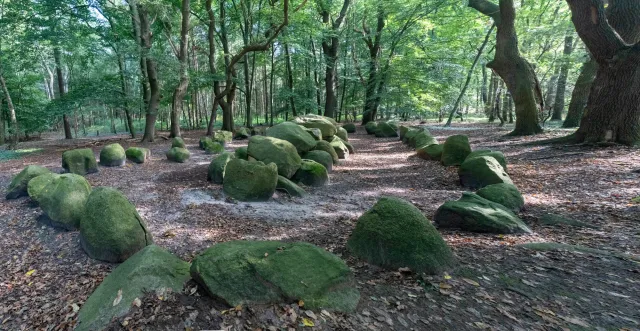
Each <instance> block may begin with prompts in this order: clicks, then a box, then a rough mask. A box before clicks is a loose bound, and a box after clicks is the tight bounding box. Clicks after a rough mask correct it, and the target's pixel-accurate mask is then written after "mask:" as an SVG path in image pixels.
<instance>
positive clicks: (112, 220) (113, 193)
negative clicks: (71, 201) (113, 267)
mask: <svg viewBox="0 0 640 331" xmlns="http://www.w3.org/2000/svg"><path fill="white" fill-rule="evenodd" d="M80 244H81V245H82V248H83V249H84V251H85V252H86V253H87V255H89V257H91V258H93V259H96V260H100V261H106V262H113V263H119V262H123V261H125V260H126V259H128V258H129V257H130V256H132V255H133V254H135V253H137V252H138V251H140V250H141V249H143V248H144V247H146V246H148V245H151V244H153V239H152V238H151V233H150V232H149V231H148V230H147V226H146V225H145V223H144V221H143V220H142V218H141V217H140V215H138V211H136V207H134V206H133V204H131V202H129V200H128V199H127V197H125V196H124V194H122V193H120V191H118V190H116V189H114V188H111V187H98V188H96V189H94V190H93V192H91V194H90V195H89V198H88V199H87V203H86V204H85V210H84V214H83V215H82V220H81V221H80Z"/></svg>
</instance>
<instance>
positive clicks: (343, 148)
mask: <svg viewBox="0 0 640 331" xmlns="http://www.w3.org/2000/svg"><path fill="white" fill-rule="evenodd" d="M329 144H331V147H333V150H334V151H335V152H336V154H337V155H338V159H340V160H345V159H348V158H349V147H347V145H346V144H345V143H344V141H342V139H340V138H338V139H333V140H332V141H331V142H330V143H329Z"/></svg>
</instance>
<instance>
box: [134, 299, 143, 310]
mask: <svg viewBox="0 0 640 331" xmlns="http://www.w3.org/2000/svg"><path fill="white" fill-rule="evenodd" d="M132 305H134V306H136V307H138V308H140V306H141V305H142V301H140V299H139V298H135V299H133V303H132Z"/></svg>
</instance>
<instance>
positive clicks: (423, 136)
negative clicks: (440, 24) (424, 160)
mask: <svg viewBox="0 0 640 331" xmlns="http://www.w3.org/2000/svg"><path fill="white" fill-rule="evenodd" d="M412 142H413V145H414V146H413V147H414V148H422V147H425V146H431V145H437V144H438V140H437V139H436V138H434V137H433V136H432V135H430V134H429V132H425V131H421V132H419V133H418V134H416V135H415V136H414V137H413V139H412Z"/></svg>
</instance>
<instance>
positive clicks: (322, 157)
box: [302, 151, 333, 172]
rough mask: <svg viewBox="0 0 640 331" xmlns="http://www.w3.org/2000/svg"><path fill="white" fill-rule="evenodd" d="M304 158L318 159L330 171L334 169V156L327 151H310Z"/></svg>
mask: <svg viewBox="0 0 640 331" xmlns="http://www.w3.org/2000/svg"><path fill="white" fill-rule="evenodd" d="M302 159H303V160H304V159H307V160H312V161H316V162H318V163H320V164H322V165H323V166H324V167H325V168H326V169H327V171H328V172H331V171H332V170H333V157H332V156H331V154H329V153H327V152H325V151H309V152H307V153H304V154H303V155H302Z"/></svg>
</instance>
